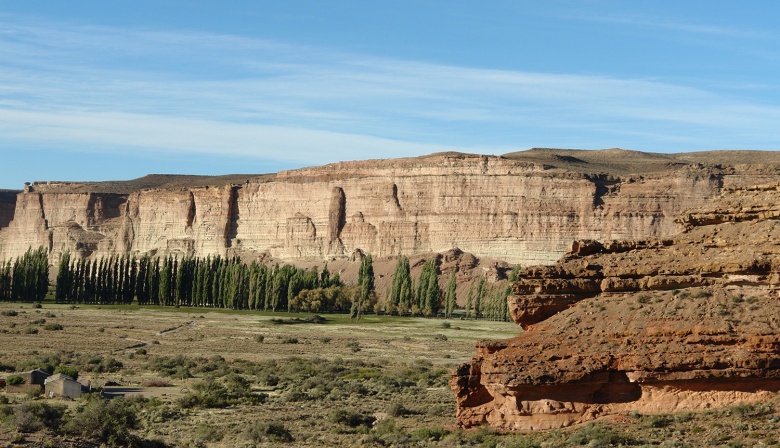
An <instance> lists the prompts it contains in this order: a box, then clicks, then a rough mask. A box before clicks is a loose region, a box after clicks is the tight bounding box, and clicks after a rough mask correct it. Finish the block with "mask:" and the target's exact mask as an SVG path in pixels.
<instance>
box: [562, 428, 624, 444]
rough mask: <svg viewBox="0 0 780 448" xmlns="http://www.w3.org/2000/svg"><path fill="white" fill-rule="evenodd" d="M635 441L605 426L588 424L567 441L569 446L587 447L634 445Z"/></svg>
mask: <svg viewBox="0 0 780 448" xmlns="http://www.w3.org/2000/svg"><path fill="white" fill-rule="evenodd" d="M636 443H637V441H636V440H634V439H633V438H631V437H630V436H628V435H627V434H622V433H619V432H617V431H615V430H614V429H611V428H608V427H606V426H602V425H597V424H595V423H588V424H587V425H585V426H583V427H582V428H580V429H578V430H577V431H575V432H574V433H573V434H572V435H571V436H569V439H568V440H567V444H569V445H588V446H615V445H635V444H636Z"/></svg>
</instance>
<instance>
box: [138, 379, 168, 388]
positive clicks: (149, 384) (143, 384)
mask: <svg viewBox="0 0 780 448" xmlns="http://www.w3.org/2000/svg"><path fill="white" fill-rule="evenodd" d="M140 386H141V387H170V386H173V384H172V383H170V382H168V381H165V380H162V379H154V380H146V381H142V382H141V384H140Z"/></svg>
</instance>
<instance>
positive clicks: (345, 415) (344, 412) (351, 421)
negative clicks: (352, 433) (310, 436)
mask: <svg viewBox="0 0 780 448" xmlns="http://www.w3.org/2000/svg"><path fill="white" fill-rule="evenodd" d="M328 418H329V420H330V421H331V422H333V423H338V424H341V425H346V426H349V427H350V428H357V427H358V426H361V425H362V426H371V424H372V423H374V420H376V419H375V418H374V417H373V416H370V415H363V414H361V413H359V412H356V411H353V410H350V409H334V410H333V411H331V412H330V414H329V415H328Z"/></svg>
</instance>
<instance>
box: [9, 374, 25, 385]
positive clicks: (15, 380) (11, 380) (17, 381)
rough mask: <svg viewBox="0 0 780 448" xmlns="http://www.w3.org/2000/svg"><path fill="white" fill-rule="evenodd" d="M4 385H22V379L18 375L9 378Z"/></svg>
mask: <svg viewBox="0 0 780 448" xmlns="http://www.w3.org/2000/svg"><path fill="white" fill-rule="evenodd" d="M5 383H6V384H8V385H9V386H16V385H17V384H23V383H24V378H22V377H21V376H19V375H14V376H9V377H8V378H7V379H6V380H5Z"/></svg>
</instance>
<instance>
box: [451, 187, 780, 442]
mask: <svg viewBox="0 0 780 448" xmlns="http://www.w3.org/2000/svg"><path fill="white" fill-rule="evenodd" d="M778 203H780V188H779V187H778V185H769V186H762V187H752V188H741V189H740V188H735V189H728V190H724V191H723V193H722V195H721V196H720V197H719V198H717V199H716V200H714V201H713V202H712V203H711V204H710V205H708V206H706V207H700V208H698V209H695V210H689V211H687V212H685V213H683V214H682V215H681V216H680V218H679V219H678V222H680V223H681V224H682V227H684V228H685V229H686V230H685V231H684V232H683V233H681V234H679V235H677V236H675V237H672V238H669V239H657V240H643V241H612V242H606V243H602V242H596V241H578V242H575V243H574V244H573V245H572V248H571V251H570V252H569V253H568V254H567V255H566V256H565V257H564V258H563V259H562V260H561V261H560V262H558V263H557V264H555V265H553V266H541V267H530V268H527V269H524V270H523V271H522V272H521V276H520V277H521V279H520V280H519V281H518V282H517V283H516V284H515V285H514V292H515V295H514V296H512V297H511V298H510V309H511V313H512V316H513V318H514V319H515V321H516V322H517V323H518V324H520V325H521V326H522V327H523V328H524V329H525V330H526V331H525V332H524V333H522V334H520V335H519V336H517V337H515V338H513V339H510V340H504V341H482V342H479V343H477V355H476V356H475V357H474V359H473V360H472V361H471V362H470V363H467V364H463V365H461V366H460V367H459V368H458V369H457V370H456V372H455V373H454V376H453V378H452V380H451V382H450V385H451V387H452V389H453V391H454V392H455V395H456V398H457V405H458V408H457V419H458V423H459V424H460V425H462V426H465V427H470V426H476V425H481V424H485V423H487V424H489V425H491V426H493V427H496V428H500V429H506V430H515V429H519V430H530V429H549V428H558V427H564V426H569V425H572V424H577V423H581V422H585V421H588V420H592V419H594V418H598V417H600V416H605V415H610V414H613V415H614V414H627V413H629V412H631V411H637V412H640V413H667V412H675V411H682V410H696V409H706V408H710V407H717V406H724V405H733V404H736V403H739V402H751V401H758V400H762V399H764V398H766V397H767V396H769V395H771V394H775V393H777V392H778V391H780V357H778V355H779V354H780V333H778V330H777V329H778V325H780V301H779V300H778V298H779V294H778V286H780V275H779V274H780V259H778V253H780V221H778V220H777V218H778V215H780V214H779V213H777V211H778V207H777V204H778Z"/></svg>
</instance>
